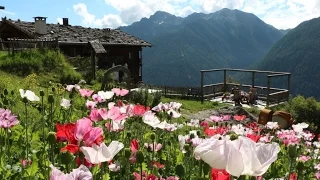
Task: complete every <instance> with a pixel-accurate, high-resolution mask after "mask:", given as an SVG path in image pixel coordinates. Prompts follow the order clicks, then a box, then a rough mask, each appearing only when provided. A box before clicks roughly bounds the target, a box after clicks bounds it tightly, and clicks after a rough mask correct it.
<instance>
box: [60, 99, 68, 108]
mask: <svg viewBox="0 0 320 180" xmlns="http://www.w3.org/2000/svg"><path fill="white" fill-rule="evenodd" d="M60 106H62V107H64V108H65V109H68V108H69V107H70V106H71V103H70V100H68V99H65V98H63V99H62V100H61V103H60Z"/></svg>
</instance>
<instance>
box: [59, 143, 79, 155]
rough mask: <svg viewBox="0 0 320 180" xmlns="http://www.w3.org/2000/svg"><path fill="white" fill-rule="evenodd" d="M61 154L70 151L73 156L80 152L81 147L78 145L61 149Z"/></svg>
mask: <svg viewBox="0 0 320 180" xmlns="http://www.w3.org/2000/svg"><path fill="white" fill-rule="evenodd" d="M60 151H61V152H66V151H69V152H70V153H71V154H75V153H77V152H78V151H79V146H78V145H76V144H68V145H66V146H65V147H63V148H61V150H60Z"/></svg>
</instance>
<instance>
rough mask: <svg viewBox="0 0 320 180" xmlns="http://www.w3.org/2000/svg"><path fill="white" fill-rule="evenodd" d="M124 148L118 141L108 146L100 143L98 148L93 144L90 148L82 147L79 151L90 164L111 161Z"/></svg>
mask: <svg viewBox="0 0 320 180" xmlns="http://www.w3.org/2000/svg"><path fill="white" fill-rule="evenodd" d="M123 147H124V145H123V144H122V143H121V142H119V141H112V142H111V143H110V145H109V146H106V145H105V144H104V143H101V144H100V145H99V146H98V145H96V144H93V145H92V147H85V146H82V147H81V148H80V150H81V151H82V152H83V154H84V155H85V158H86V159H87V160H88V161H89V162H90V163H92V164H99V163H101V162H106V161H111V160H112V159H113V157H114V156H115V155H116V154H118V152H119V151H120V150H121V149H122V148H123Z"/></svg>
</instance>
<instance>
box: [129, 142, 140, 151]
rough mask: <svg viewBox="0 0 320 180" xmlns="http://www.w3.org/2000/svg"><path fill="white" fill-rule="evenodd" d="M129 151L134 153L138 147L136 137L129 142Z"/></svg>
mask: <svg viewBox="0 0 320 180" xmlns="http://www.w3.org/2000/svg"><path fill="white" fill-rule="evenodd" d="M130 149H131V152H133V153H136V152H137V151H138V149H139V143H138V140H137V139H134V140H132V141H131V143H130Z"/></svg>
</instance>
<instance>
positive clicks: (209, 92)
mask: <svg viewBox="0 0 320 180" xmlns="http://www.w3.org/2000/svg"><path fill="white" fill-rule="evenodd" d="M221 71H223V83H217V84H205V83H204V77H205V74H207V73H214V72H221ZM228 71H233V72H234V71H235V72H249V73H251V78H252V79H251V81H252V82H251V85H246V84H236V83H228V82H227V72H228ZM200 73H201V86H200V92H201V101H202V102H203V101H204V99H208V98H212V97H213V98H214V97H216V96H219V95H221V94H223V93H224V92H231V88H232V87H233V86H235V85H236V86H238V87H239V88H240V90H243V91H246V92H249V90H250V88H251V87H254V88H256V89H257V94H258V97H259V99H263V100H265V101H266V104H267V106H269V105H270V103H280V102H284V101H287V100H288V99H289V94H290V75H291V73H288V72H274V71H258V70H245V69H229V68H225V69H209V70H201V71H200ZM257 73H265V74H267V75H266V78H267V86H266V87H264V86H256V85H255V75H256V74H257ZM281 76H287V80H288V81H287V89H283V88H275V87H271V86H270V84H271V79H273V78H275V77H281Z"/></svg>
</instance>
